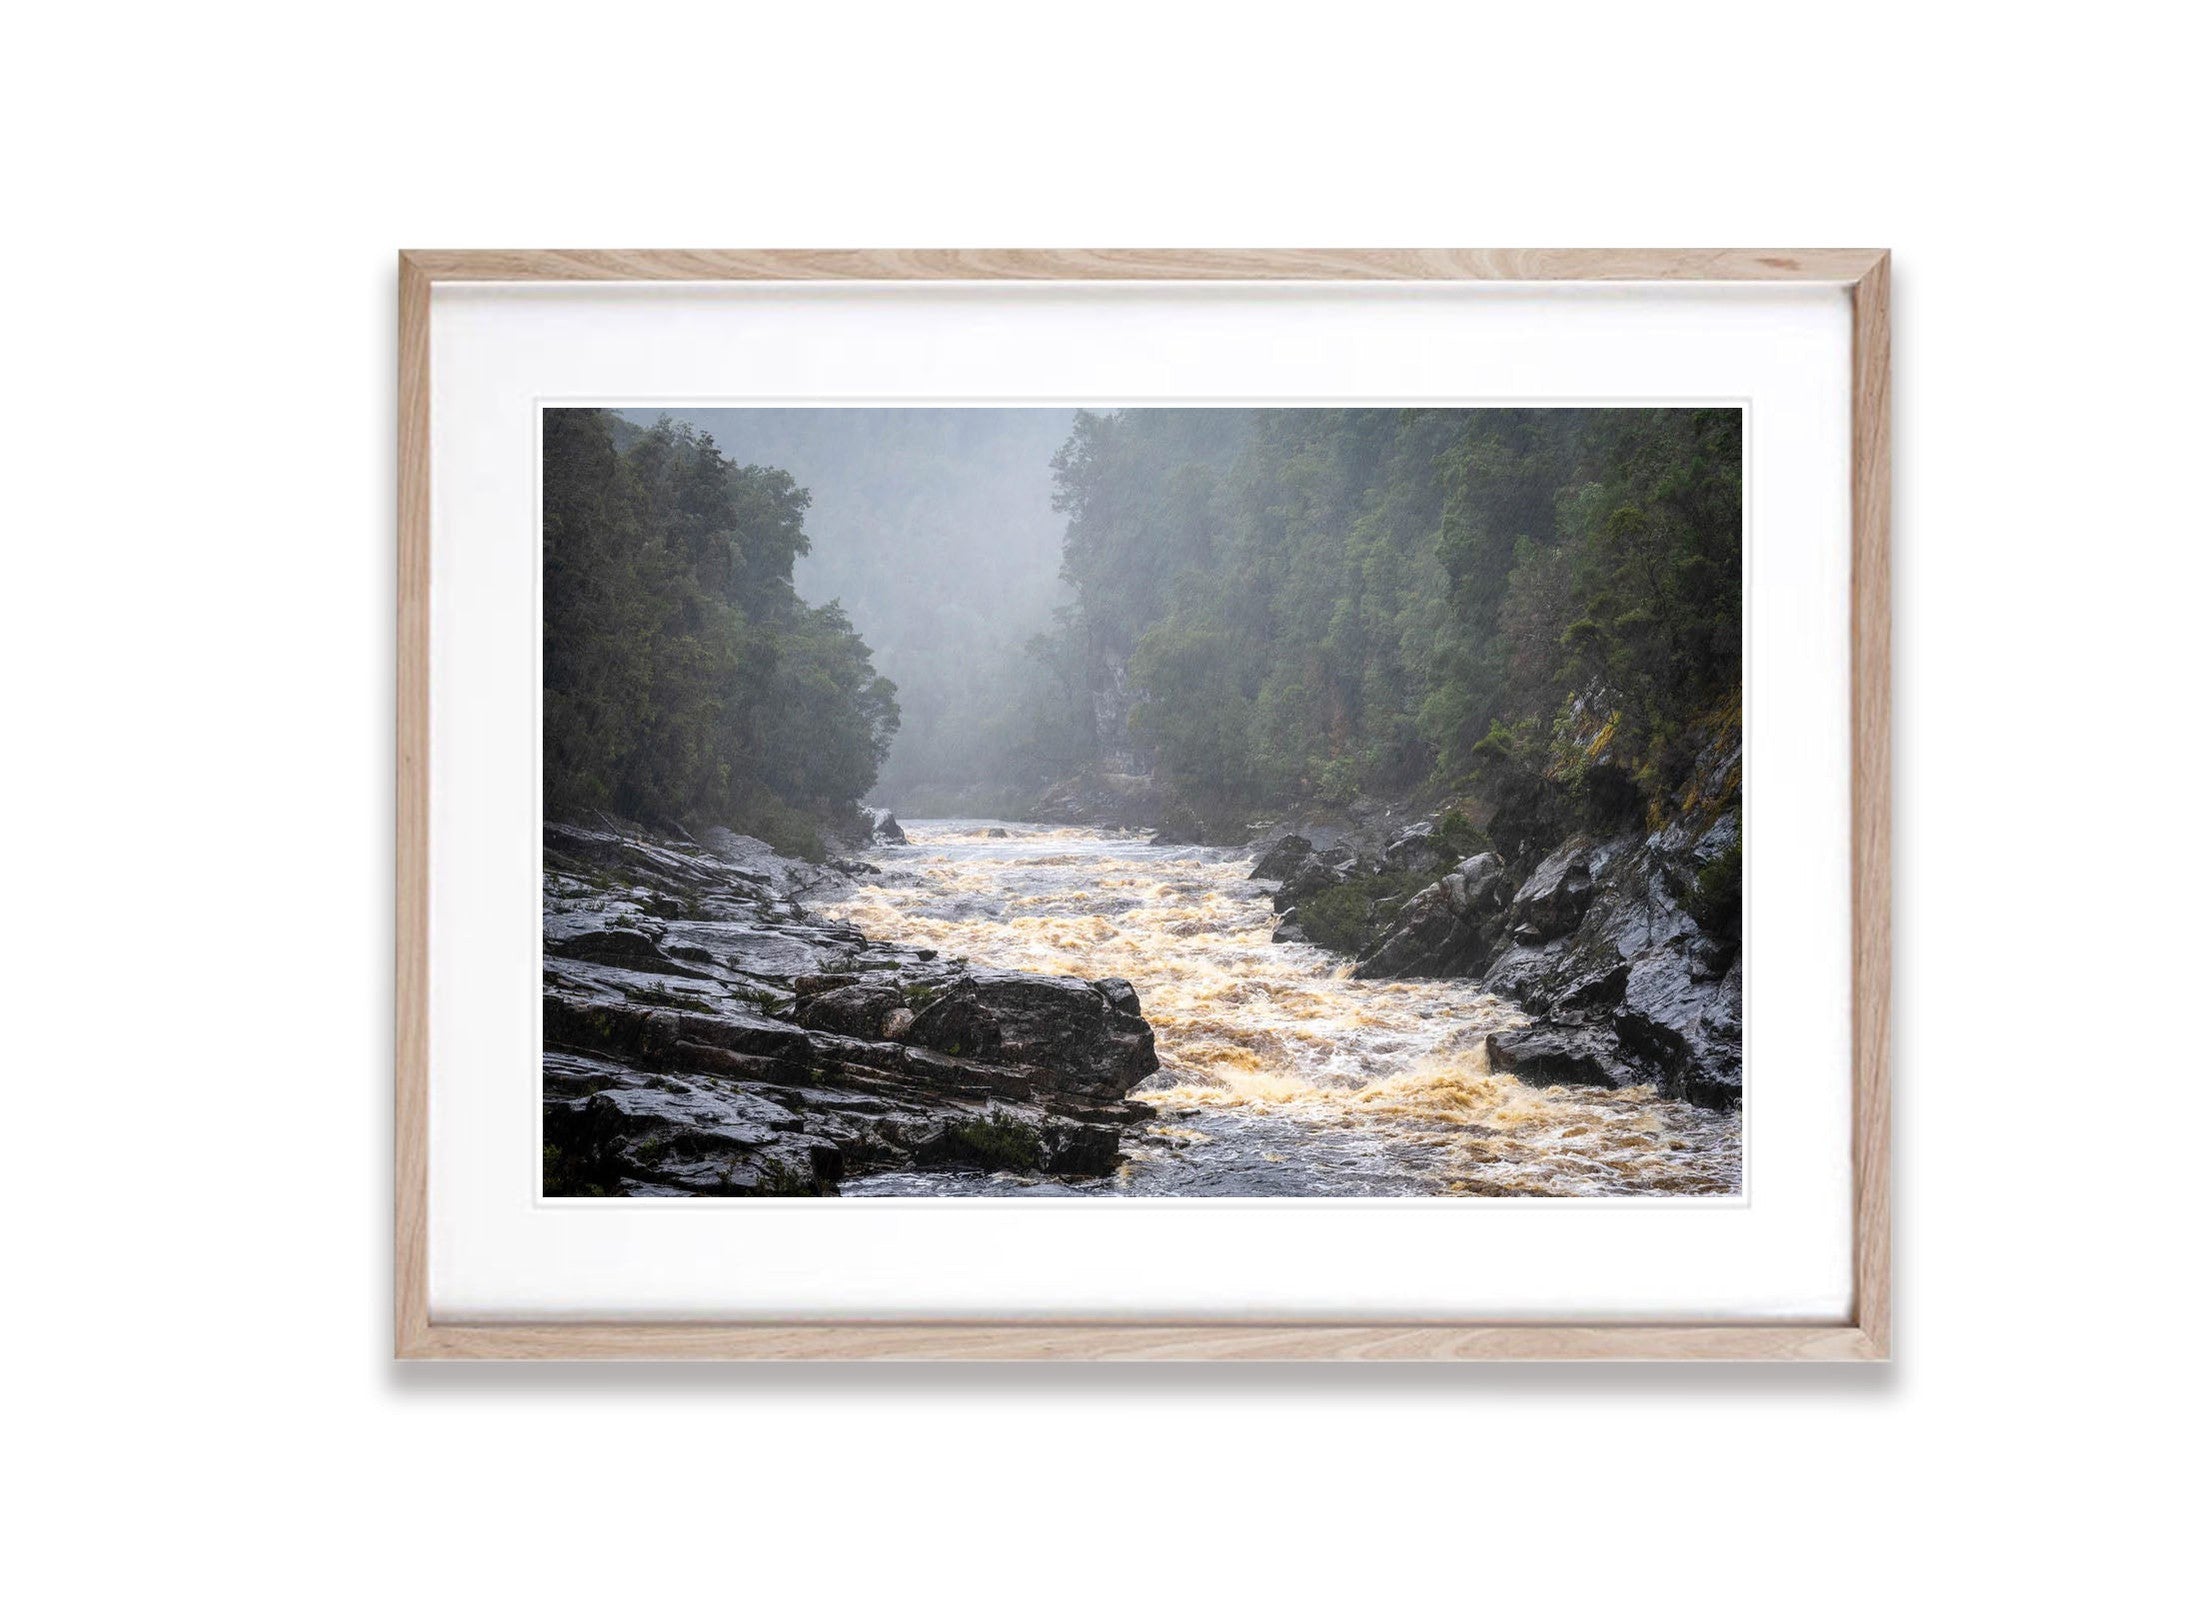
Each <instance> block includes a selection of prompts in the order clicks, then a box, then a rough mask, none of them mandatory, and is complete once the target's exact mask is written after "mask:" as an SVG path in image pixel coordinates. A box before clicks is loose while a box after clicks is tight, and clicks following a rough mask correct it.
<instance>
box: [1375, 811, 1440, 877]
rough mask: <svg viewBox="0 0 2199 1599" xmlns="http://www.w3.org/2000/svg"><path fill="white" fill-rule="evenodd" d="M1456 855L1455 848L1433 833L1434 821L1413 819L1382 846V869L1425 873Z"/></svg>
mask: <svg viewBox="0 0 2199 1599" xmlns="http://www.w3.org/2000/svg"><path fill="white" fill-rule="evenodd" d="M1457 859H1458V851H1457V850H1455V849H1453V848H1451V846H1450V845H1448V844H1446V843H1444V842H1443V840H1441V839H1440V838H1438V837H1436V831H1435V824H1434V823H1433V822H1416V823H1414V824H1413V825H1412V826H1411V827H1408V828H1406V829H1405V830H1404V831H1403V832H1401V833H1399V834H1397V835H1396V836H1395V837H1393V838H1392V839H1391V840H1390V841H1389V842H1388V843H1387V844H1385V845H1383V846H1382V870H1384V871H1385V872H1410V873H1412V874H1413V875H1414V876H1416V877H1417V876H1424V875H1426V874H1427V873H1429V872H1438V871H1441V870H1443V869H1444V868H1445V867H1447V866H1449V865H1450V864H1451V863H1452V862H1454V861H1456V860H1457Z"/></svg>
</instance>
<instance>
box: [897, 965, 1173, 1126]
mask: <svg viewBox="0 0 2199 1599" xmlns="http://www.w3.org/2000/svg"><path fill="white" fill-rule="evenodd" d="M1122 986H1123V987H1128V986H1129V985H1127V984H1124V985H1122ZM1116 992H1117V993H1118V994H1119V990H1117V991H1116ZM1131 999H1132V1002H1131V1003H1122V1002H1120V1001H1119V1000H1118V999H1117V998H1111V997H1110V994H1109V992H1108V991H1107V990H1103V989H1102V988H1101V987H1100V986H1099V985H1098V984H1096V983H1087V982H1082V981H1079V980H1078V979H1076V978H1073V977H1042V976H1039V975H1037V974H1035V973H1030V972H971V973H969V974H968V975H966V976H964V977H962V978H959V979H958V980H956V981H955V982H954V983H952V984H950V985H949V986H948V987H947V988H946V989H945V990H944V991H943V992H942V993H941V994H940V995H939V996H938V997H937V998H936V999H934V1000H932V1002H931V1003H930V1004H928V1005H926V1006H925V1007H924V1008H923V1009H921V1010H919V1011H918V1012H917V1013H916V1019H915V1021H914V1023H913V1024H912V1025H911V1027H910V1028H909V1033H908V1038H909V1042H910V1043H912V1044H920V1045H922V1046H924V1047H925V1048H927V1049H935V1050H939V1051H942V1052H944V1053H945V1054H948V1055H952V1056H975V1057H978V1058H980V1059H984V1060H1000V1061H1010V1062H1015V1063H1019V1064H1026V1065H1030V1066H1033V1067H1035V1068H1038V1069H1039V1070H1040V1071H1041V1072H1042V1073H1043V1074H1044V1075H1045V1077H1046V1078H1047V1080H1048V1081H1049V1082H1050V1083H1051V1084H1052V1085H1054V1086H1058V1087H1060V1088H1061V1089H1063V1090H1064V1091H1066V1092H1070V1093H1076V1094H1083V1095H1086V1096H1089V1097H1091V1098H1095V1099H1103V1098H1104V1099H1119V1098H1120V1097H1121V1096H1122V1095H1124V1094H1126V1093H1128V1092H1129V1091H1130V1090H1131V1089H1132V1088H1135V1087H1136V1086H1137V1085H1138V1084H1139V1083H1140V1082H1142V1081H1144V1079H1146V1078H1147V1077H1149V1076H1151V1075H1152V1074H1153V1073H1154V1072H1156V1071H1158V1070H1159V1069H1160V1060H1159V1058H1158V1056H1156V1055H1155V1053H1154V1049H1153V1029H1152V1028H1151V1027H1148V1026H1147V1025H1146V1023H1145V1021H1144V1019H1143V1018H1142V1017H1141V1016H1140V1015H1139V1014H1138V1011H1137V1007H1136V1005H1135V1003H1134V1001H1135V995H1132V996H1131Z"/></svg>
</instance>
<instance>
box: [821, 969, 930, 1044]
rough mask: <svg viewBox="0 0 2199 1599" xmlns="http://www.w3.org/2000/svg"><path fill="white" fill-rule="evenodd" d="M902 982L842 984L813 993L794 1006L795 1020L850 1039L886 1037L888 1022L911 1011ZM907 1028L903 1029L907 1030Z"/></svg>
mask: <svg viewBox="0 0 2199 1599" xmlns="http://www.w3.org/2000/svg"><path fill="white" fill-rule="evenodd" d="M908 1008H909V1007H908V1000H907V996H906V995H904V994H903V993H902V991H901V985H900V984H898V983H894V982H887V981H866V982H856V983H846V984H841V985H838V986H835V987H832V988H828V989H825V990H823V991H822V992H819V993H815V994H812V995H810V996H809V997H808V998H806V999H804V1000H803V1001H802V1002H801V1003H800V1004H799V1005H797V1006H796V1007H795V1009H794V1019H795V1021H797V1022H799V1023H800V1024H801V1025H802V1026H803V1027H805V1028H809V1029H812V1030H814V1031H818V1032H826V1033H840V1034H842V1035H844V1036H846V1037H849V1038H884V1037H885V1036H886V1023H887V1022H888V1020H889V1019H891V1017H892V1016H893V1014H894V1013H895V1012H896V1011H904V1010H907V1009H908ZM906 1031H907V1029H906V1027H904V1028H903V1032H904V1033H906Z"/></svg>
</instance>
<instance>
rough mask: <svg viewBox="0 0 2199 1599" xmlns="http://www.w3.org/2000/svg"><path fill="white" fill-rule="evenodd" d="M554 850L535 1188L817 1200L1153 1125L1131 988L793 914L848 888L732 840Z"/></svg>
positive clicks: (713, 837) (618, 842)
mask: <svg viewBox="0 0 2199 1599" xmlns="http://www.w3.org/2000/svg"><path fill="white" fill-rule="evenodd" d="M544 859H545V863H546V871H545V876H544V885H543V886H544V904H545V907H546V908H545V913H544V918H543V926H544V940H545V958H544V964H543V974H544V992H543V1039H544V1050H543V1107H544V1150H543V1181H544V1191H545V1192H546V1193H549V1194H552V1195H590V1194H603V1195H618V1194H718V1195H727V1194H731V1195H741V1194H830V1193H832V1192H834V1191H835V1187H836V1185H837V1183H838V1182H839V1181H840V1180H841V1178H842V1177H844V1176H849V1175H858V1174H861V1173H864V1172H869V1171H876V1170H881V1169H886V1168H892V1167H905V1166H911V1165H925V1164H934V1165H936V1164H954V1165H975V1166H981V1167H984V1168H985V1169H989V1170H1029V1171H1038V1172H1048V1173H1053V1174H1057V1175H1063V1176H1077V1175H1085V1174H1093V1173H1103V1172H1106V1171H1110V1170H1112V1169H1113V1165H1114V1162H1115V1160H1116V1158H1117V1156H1118V1153H1119V1145H1120V1139H1121V1133H1122V1129H1123V1128H1124V1127H1126V1126H1129V1125H1132V1124H1134V1123H1135V1122H1137V1121H1139V1120H1141V1119H1143V1118H1144V1117H1146V1116H1149V1115H1150V1114H1151V1111H1150V1109H1149V1108H1148V1107H1147V1106H1145V1105H1143V1104H1140V1103H1138V1102H1135V1101H1128V1100H1125V1099H1124V1098H1123V1097H1122V1096H1123V1093H1124V1091H1125V1089H1127V1088H1128V1087H1129V1086H1132V1085H1134V1084H1135V1083H1136V1082H1138V1081H1140V1080H1141V1079H1142V1078H1144V1077H1145V1076H1147V1075H1149V1074H1150V1073H1151V1071H1152V1070H1153V1069H1154V1066H1155V1065H1156V1061H1155V1057H1154V1054H1153V1041H1152V1032H1151V1029H1150V1028H1149V1027H1147V1025H1146V1024H1145V1022H1144V1021H1143V1019H1142V1018H1141V1017H1140V1015H1139V1008H1140V1007H1139V1003H1138V997H1137V994H1136V991H1135V990H1134V989H1133V988H1132V987H1131V985H1130V984H1128V983H1127V982H1123V981H1122V980H1120V979H1110V980H1106V981H1103V982H1100V983H1097V984H1092V983H1082V982H1077V981H1074V980H1071V979H1062V978H1050V977H1038V976H1033V975H1030V974H1024V973H1011V972H994V971H988V970H983V969H973V968H971V967H969V966H967V965H966V963H964V962H961V961H957V960H952V959H947V958H942V957H941V956H940V954H939V952H938V951H937V950H911V949H903V948H901V947H899V946H896V945H886V944H878V943H873V942H872V941H871V940H868V939H866V938H864V937H863V936H862V935H861V934H860V933H857V932H856V931H854V930H853V929H851V928H847V927H841V926H837V925H835V924H833V923H830V922H827V921H823V920H821V919H819V918H818V917H816V916H815V915H813V914H811V913H810V912H808V911H805V910H804V909H803V908H802V905H801V899H802V897H817V896H825V895H829V893H830V892H831V891H832V884H833V883H835V882H838V883H842V884H844V881H845V879H844V878H840V877H837V876H835V875H834V874H829V873H825V872H822V871H820V870H819V869H817V868H814V867H808V866H805V865H803V864H802V863H798V862H792V863H790V862H787V861H785V860H784V859H783V858H780V857H777V856H774V855H772V854H771V853H770V852H769V851H768V849H766V848H765V847H764V846H762V845H761V844H759V843H758V842H757V841H755V840H749V839H744V838H742V837H740V836H739V835H734V834H727V833H724V832H723V830H717V831H715V832H713V833H708V834H705V835H704V838H703V841H702V842H701V843H700V844H696V843H694V842H692V841H678V840H667V839H665V838H662V837H643V836H640V835H637V834H627V833H623V832H619V831H616V830H613V829H608V828H603V829H592V828H580V827H573V826H569V825H566V824H552V825H551V826H549V827H546V828H545V829H544ZM943 1002H951V1003H946V1004H945V1006H944V1008H942V1004H943ZM921 1017H929V1018H930V1029H929V1032H928V1033H927V1035H926V1037H919V1036H918V1033H919V1026H918V1023H919V1019H920V1018H921ZM926 1038H929V1039H930V1040H932V1041H933V1042H927V1041H926ZM935 1043H936V1044H944V1045H945V1046H946V1047H944V1048H942V1047H934V1044H935Z"/></svg>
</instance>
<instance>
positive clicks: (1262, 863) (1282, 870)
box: [1245, 833, 1313, 883]
mask: <svg viewBox="0 0 2199 1599" xmlns="http://www.w3.org/2000/svg"><path fill="white" fill-rule="evenodd" d="M1312 856H1313V840H1312V839H1310V838H1307V837H1306V836H1305V835H1304V834H1302V833H1285V834H1284V835H1283V836H1282V837H1281V838H1279V839H1277V840H1276V841H1275V842H1274V843H1272V844H1270V845H1269V846H1268V847H1267V848H1266V849H1264V850H1262V851H1261V852H1260V855H1259V858H1258V859H1257V860H1255V861H1254V862H1253V863H1252V870H1251V871H1250V872H1248V873H1246V874H1245V875H1246V876H1248V877H1255V878H1258V879H1260V880H1261V881H1263V882H1269V883H1287V882H1289V881H1290V879H1291V876H1292V875H1293V874H1294V873H1295V872H1296V871H1297V870H1298V868H1299V867H1301V866H1303V865H1304V864H1305V863H1306V862H1307V861H1308V860H1310V859H1311V858H1312Z"/></svg>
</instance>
